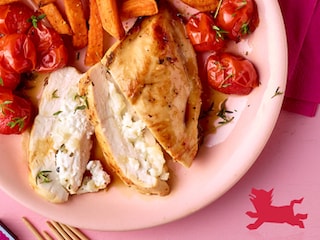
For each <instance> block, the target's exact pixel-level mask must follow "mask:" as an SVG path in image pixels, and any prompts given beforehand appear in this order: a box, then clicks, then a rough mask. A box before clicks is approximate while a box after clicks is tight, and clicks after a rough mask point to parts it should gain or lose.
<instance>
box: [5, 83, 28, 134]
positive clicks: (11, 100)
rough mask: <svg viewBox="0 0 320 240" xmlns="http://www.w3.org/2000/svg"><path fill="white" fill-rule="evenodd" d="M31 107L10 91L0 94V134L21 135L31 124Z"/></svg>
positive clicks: (25, 100) (26, 101)
mask: <svg viewBox="0 0 320 240" xmlns="http://www.w3.org/2000/svg"><path fill="white" fill-rule="evenodd" d="M32 115H33V107H32V104H31V102H30V101H28V100H27V99H24V98H22V97H19V96H16V95H14V94H13V93H12V91H10V90H7V89H5V90H1V92H0V134H6V135H8V134H21V133H22V132H24V131H25V130H26V129H27V128H28V127H29V126H30V124H31V120H32Z"/></svg>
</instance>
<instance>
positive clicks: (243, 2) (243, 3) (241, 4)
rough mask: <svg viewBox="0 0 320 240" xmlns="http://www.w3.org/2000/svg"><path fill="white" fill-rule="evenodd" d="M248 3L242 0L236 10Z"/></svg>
mask: <svg viewBox="0 0 320 240" xmlns="http://www.w3.org/2000/svg"><path fill="white" fill-rule="evenodd" d="M247 4H248V2H247V0H242V2H241V3H240V5H239V7H237V8H236V11H238V10H240V9H241V8H243V7H245V6H246V5H247Z"/></svg>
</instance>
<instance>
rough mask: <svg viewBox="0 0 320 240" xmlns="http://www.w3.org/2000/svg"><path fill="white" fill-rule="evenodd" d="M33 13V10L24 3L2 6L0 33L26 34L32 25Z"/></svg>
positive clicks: (0, 9) (0, 11)
mask: <svg viewBox="0 0 320 240" xmlns="http://www.w3.org/2000/svg"><path fill="white" fill-rule="evenodd" d="M33 13H34V12H33V10H31V9H30V8H29V7H28V6H27V5H25V4H23V3H22V2H14V3H11V4H6V5H1V6H0V33H1V34H11V33H26V32H27V31H28V29H29V28H30V27H31V25H32V23H31V21H30V19H31V16H32V15H33Z"/></svg>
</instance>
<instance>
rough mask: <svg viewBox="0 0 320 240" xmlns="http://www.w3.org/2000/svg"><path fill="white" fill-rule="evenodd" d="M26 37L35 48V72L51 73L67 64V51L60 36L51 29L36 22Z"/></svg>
mask: <svg viewBox="0 0 320 240" xmlns="http://www.w3.org/2000/svg"><path fill="white" fill-rule="evenodd" d="M28 36H29V37H30V38H31V39H32V42H33V43H34V44H35V45H36V46H37V56H38V63H37V66H36V70H37V71H39V72H52V71H54V70H56V69H58V68H61V67H64V66H65V65H66V64H67V61H68V51H67V49H66V47H65V45H64V42H63V40H62V38H61V36H60V35H59V33H57V32H56V31H55V30H54V29H53V28H50V27H46V26H45V25H43V24H42V23H41V22H38V23H37V26H36V27H31V28H30V30H29V32H28Z"/></svg>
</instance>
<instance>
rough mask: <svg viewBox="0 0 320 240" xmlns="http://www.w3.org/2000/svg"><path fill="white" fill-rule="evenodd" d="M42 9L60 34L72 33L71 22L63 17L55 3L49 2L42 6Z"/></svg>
mask: <svg viewBox="0 0 320 240" xmlns="http://www.w3.org/2000/svg"><path fill="white" fill-rule="evenodd" d="M40 10H41V11H42V12H43V13H44V14H46V18H47V20H48V22H49V23H50V24H51V26H52V27H53V28H54V29H55V30H56V31H57V32H58V33H60V34H67V35H72V31H71V28H70V26H69V24H68V23H67V22H66V21H65V20H64V19H63V17H62V15H61V13H60V11H59V9H58V8H57V6H56V5H55V3H48V4H47V5H44V6H41V7H40Z"/></svg>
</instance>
